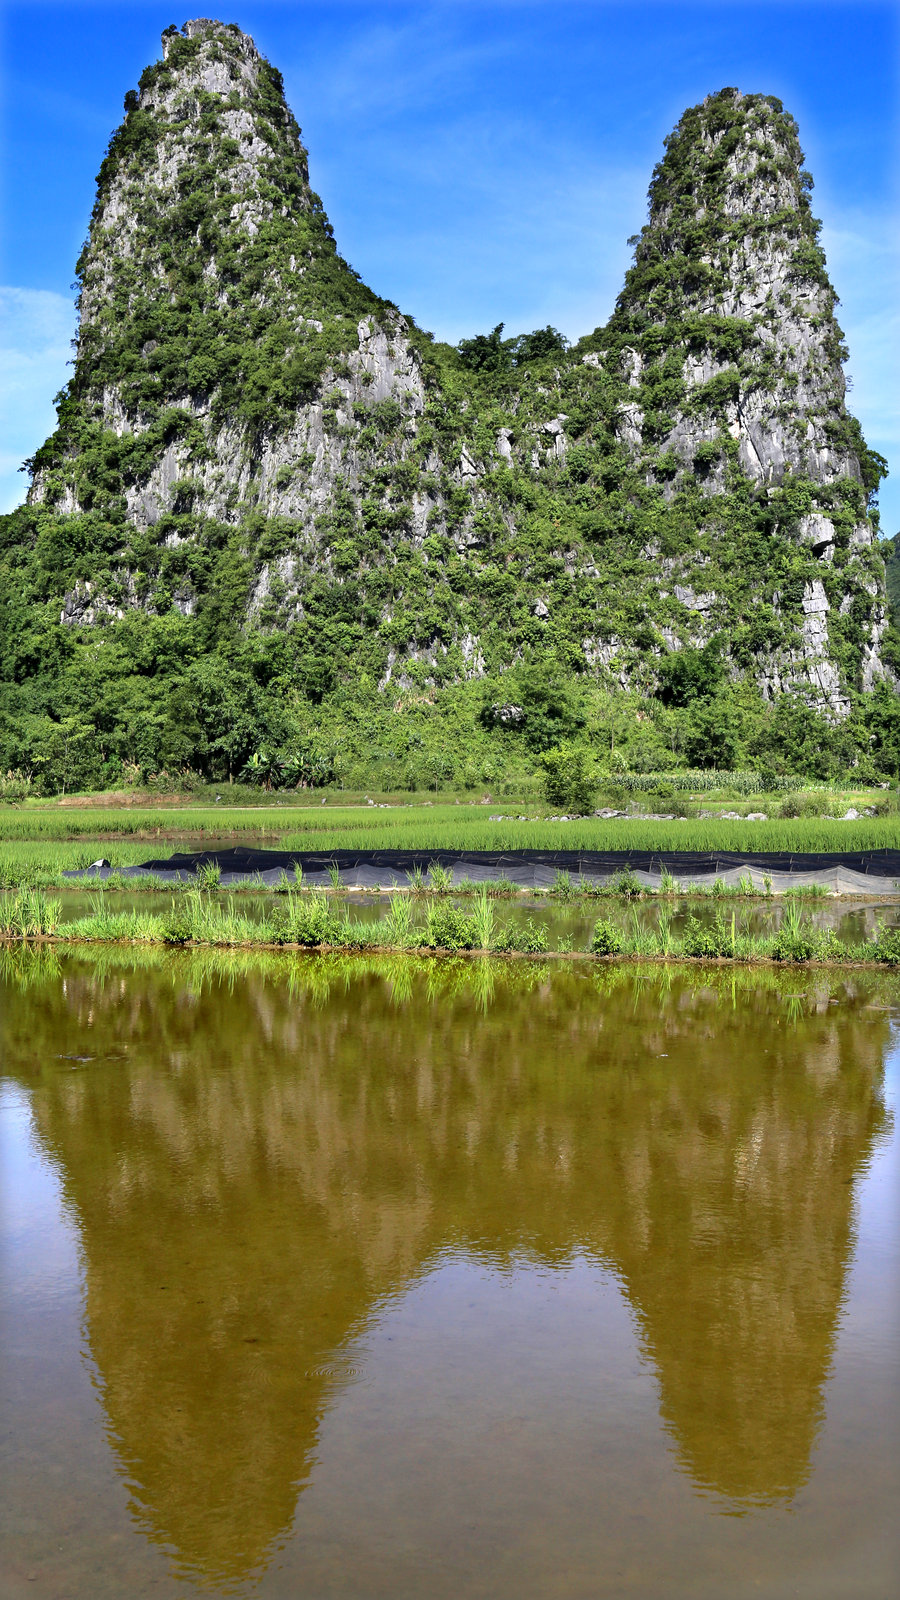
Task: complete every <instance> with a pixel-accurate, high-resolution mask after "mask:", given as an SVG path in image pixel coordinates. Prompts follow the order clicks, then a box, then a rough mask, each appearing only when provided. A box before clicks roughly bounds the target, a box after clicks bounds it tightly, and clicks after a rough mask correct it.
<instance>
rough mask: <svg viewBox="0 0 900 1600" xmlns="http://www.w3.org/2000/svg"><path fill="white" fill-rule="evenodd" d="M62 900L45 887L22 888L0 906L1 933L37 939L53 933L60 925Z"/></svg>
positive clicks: (10, 936) (16, 937)
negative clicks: (55, 897) (47, 893)
mask: <svg viewBox="0 0 900 1600" xmlns="http://www.w3.org/2000/svg"><path fill="white" fill-rule="evenodd" d="M59 914H60V902H59V901H58V900H51V899H50V898H49V896H48V895H46V894H45V893H44V891H43V889H20V890H19V892H18V894H17V895H16V896H15V897H14V899H12V900H9V901H7V902H6V904H5V905H2V906H0V933H2V934H5V935H6V936H7V938H11V939H35V938H39V937H41V936H43V935H47V934H52V933H54V932H55V931H56V928H57V927H58V925H59Z"/></svg>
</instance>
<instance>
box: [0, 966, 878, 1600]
mask: <svg viewBox="0 0 900 1600" xmlns="http://www.w3.org/2000/svg"><path fill="white" fill-rule="evenodd" d="M13 976H17V977H18V978H19V979H20V980H21V981H20V983H19V984H18V985H16V984H15V983H12V984H10V985H9V989H8V993H9V1003H8V1005H7V1007H6V1011H5V1017H4V1023H3V1035H4V1038H3V1042H4V1053H5V1070H6V1071H7V1072H8V1073H11V1074H12V1075H14V1076H16V1077H17V1078H18V1079H19V1080H20V1081H21V1082H22V1083H23V1084H26V1085H27V1086H28V1087H29V1089H30V1092H31V1103H32V1107H33V1114H34V1119H35V1125H36V1128H37V1130H38V1134H39V1137H40V1139H41V1141H42V1144H43V1146H44V1147H45V1149H46V1150H47V1151H48V1153H49V1154H50V1155H51V1157H52V1158H53V1159H54V1160H55V1162H56V1163H57V1164H58V1168H59V1171H60V1174H61V1177H62V1181H63V1184H64V1189H65V1194H66V1197H67V1201H68V1204H69V1205H70V1206H71V1208H72V1212H73V1214H74V1216H75V1217H76V1219H77V1223H78V1227H79V1230H80V1237H81V1242H82V1249H83V1257H84V1270H85V1285H86V1325H87V1329H88V1332H89V1338H90V1346H91V1351H92V1353H93V1356H94V1358H95V1360H96V1363H97V1368H98V1371H99V1374H100V1378H101V1383H102V1398H103V1403H104V1406H105V1410H106V1415H107V1418H108V1422H109V1431H110V1436H111V1439H112V1442H113V1445H114V1448H115V1450H116V1452H117V1454H118V1457H119V1460H120V1462H121V1465H122V1470H123V1473H124V1474H125V1476H126V1478H127V1480H128V1481H129V1483H130V1485H131V1488H132V1492H133V1496H134V1503H135V1512H136V1515H137V1516H138V1518H139V1520H140V1522H141V1524H142V1526H143V1527H144V1528H145V1529H146V1531H147V1532H148V1533H149V1534H150V1535H151V1537H152V1538H154V1539H155V1540H157V1541H159V1542H160V1543H162V1544H164V1545H166V1546H168V1547H174V1549H175V1551H176V1552H177V1553H178V1557H179V1560H180V1562H181V1564H183V1567H184V1568H186V1569H187V1570H189V1571H190V1572H192V1573H193V1574H195V1575H199V1576H201V1577H202V1578H203V1579H205V1580H206V1581H207V1582H218V1583H228V1582H232V1583H233V1582H235V1581H238V1580H240V1579H241V1578H245V1577H248V1576H250V1575H252V1574H253V1573H254V1572H256V1571H259V1570H260V1569H261V1567H263V1566H264V1564H265V1563H266V1561H267V1559H268V1558H269V1556H270V1554H271V1552H272V1550H273V1548H274V1547H275V1546H276V1545H277V1544H278V1543H279V1542H280V1541H281V1540H283V1539H284V1537H285V1536H286V1534H287V1532H288V1530H289V1528H290V1524H291V1521H292V1517H293V1514H294V1508H295V1504H296V1498H297V1495H298V1492H300V1491H301V1490H302V1488H303V1485H304V1483H305V1482H306V1481H307V1479H308V1478H309V1476H310V1474H311V1473H312V1472H313V1470H314V1460H315V1448H316V1442H317V1437H318V1430H319V1424H320V1421H321V1418H322V1416H323V1413H324V1410H325V1408H326V1407H327V1406H329V1405H330V1404H331V1403H332V1402H333V1401H334V1399H335V1397H336V1395H337V1393H338V1392H339V1391H340V1389H341V1388H342V1386H343V1385H344V1384H346V1383H347V1382H352V1379H353V1374H352V1371H350V1370H348V1368H347V1360H348V1356H347V1351H348V1346H349V1344H350V1342H351V1341H352V1340H354V1338H355V1337H356V1336H357V1335H358V1334H359V1333H360V1332H361V1330H362V1329H363V1328H364V1326H365V1324H366V1322H367V1319H369V1318H370V1317H371V1315H372V1313H373V1311H374V1310H375V1309H376V1308H377V1306H378V1305H379V1303H380V1302H381V1301H382V1300H383V1299H384V1297H385V1296H387V1295H389V1294H396V1293H398V1292H402V1291H403V1290H405V1289H406V1288H407V1287H408V1286H409V1285H410V1284H411V1283H412V1282H413V1281H414V1280H415V1279H416V1278H417V1277H419V1276H421V1275H422V1273H423V1272H425V1271H427V1270H428V1269H429V1268H431V1267H433V1266H434V1264H435V1263H436V1262H437V1261H438V1260H439V1259H440V1257H441V1255H442V1253H443V1252H444V1251H446V1250H447V1249H448V1248H452V1249H454V1250H456V1251H459V1250H463V1251H465V1252H466V1253H467V1254H469V1255H470V1256H474V1257H476V1258H479V1259H481V1260H482V1261H484V1262H486V1263H488V1264H494V1265H497V1264H500V1265H503V1264H511V1263H516V1262H524V1263H526V1264H527V1263H537V1264H543V1265H545V1266H546V1265H549V1266H554V1265H564V1264H566V1263H568V1262H569V1261H571V1260H572V1258H573V1256H574V1255H576V1254H580V1255H583V1256H587V1257H588V1258H589V1259H593V1260H595V1261H597V1262H599V1263H602V1264H603V1265H605V1266H608V1267H611V1268H613V1269H614V1270H615V1272H616V1273H617V1274H618V1276H619V1279H620V1281H621V1283H622V1285H623V1288H624V1292H625V1294H626V1295H627V1297H628V1299H629V1301H630V1303H631V1306H632V1308H633V1311H634V1314H635V1318H636V1322H637V1325H638V1328H639V1331H640V1338H641V1340H642V1343H643V1346H644V1349H645V1352H646V1354H647V1355H648V1357H649V1358H650V1359H651V1360H652V1362H653V1363H654V1365H655V1368H656V1371H657V1374H658V1380H659V1387H660V1406H661V1413H662V1417H663V1420H664V1424H665V1426H666V1428H667V1429H668V1430H669V1431H670V1433H671V1435H672V1437H673V1440H674V1442H675V1448H676V1452H677V1455H678V1458H679V1460H680V1462H681V1464H682V1466H683V1468H684V1470H685V1471H686V1472H687V1473H688V1474H689V1475H690V1477H691V1478H692V1480H693V1481H694V1482H695V1484H696V1485H698V1486H699V1487H702V1488H704V1489H708V1490H712V1491H715V1492H716V1493H718V1494H720V1495H723V1496H726V1497H728V1499H729V1500H730V1501H731V1502H732V1503H733V1504H734V1505H736V1506H738V1507H739V1506H741V1505H747V1504H752V1503H759V1502H760V1501H767V1500H772V1499H777V1498H779V1497H789V1496H790V1495H791V1494H792V1493H793V1492H794V1491H795V1490H796V1489H797V1488H798V1486H799V1485H801V1484H802V1483H803V1482H804V1480H805V1478H806V1477H807V1475H808V1472H809V1463H810V1453H811V1448H812V1445H813V1442H814V1439H815V1436H816V1431H817V1428H818V1426H819V1423H820V1420H821V1417H822V1411H823V1383H824V1380H825V1378H826V1376H827V1374H828V1371H829V1365H830V1360H831V1354H832V1348H833V1343H834V1336H835V1330H836V1324H837V1318H838V1313H839V1310H840V1306H841V1301H842V1295H843V1290H844V1282H845V1277H846V1272H847V1267H848V1264H849V1260H850V1253H851V1247H852V1181H853V1179H854V1177H855V1176H856V1175H858V1174H859V1173H860V1171H861V1170H862V1169H863V1167H864V1165H865V1163H866V1161H867V1158H868V1156H869V1153H870V1151H871V1149H872V1145H873V1141H874V1139H875V1137H876V1135H877V1134H878V1132H879V1130H880V1129H881V1128H882V1127H883V1125H884V1121H885V1112H884V1109H883V1104H882V1100H881V1095H880V1084H881V1065H882V1059H883V1055H884V1048H885V1044H886V1041H887V1031H888V1030H887V1017H886V1015H885V1013H884V1012H883V1011H879V1010H877V1009H873V1008H871V1007H870V1006H867V1004H866V1001H867V999H868V998H869V990H870V989H871V988H872V986H873V984H877V982H878V980H877V979H870V978H868V977H866V976H859V978H858V981H856V982H855V984H854V987H853V988H851V987H848V984H847V982H846V980H838V979H837V978H830V977H827V976H826V977H822V976H819V975H816V976H812V975H810V974H799V975H792V976H787V975H785V976H783V977H782V976H780V975H772V974H769V973H762V974H752V973H749V972H747V973H740V974H737V973H735V974H730V973H729V974H719V973H714V974H711V975H710V974H709V973H702V972H700V971H699V970H698V971H692V972H684V971H681V972H679V973H677V974H673V973H671V972H670V973H666V972H665V971H663V970H661V969H654V971H653V972H652V974H650V975H647V973H646V972H645V973H644V975H643V976H641V975H638V974H635V973H628V972H627V971H626V970H625V969H622V968H617V969H607V970H603V971H599V972H598V971H597V969H593V968H586V967H581V968H579V967H576V966H569V967H559V968H556V969H553V970H551V969H549V968H547V967H546V966H543V967H542V966H539V965H530V964H528V963H517V964H510V965H509V966H503V965H501V964H498V963H496V962H494V963H474V962H468V963H464V962H458V963H444V964H442V963H437V962H431V963H422V964H419V963H416V962H415V961H413V960H410V959H408V958H405V959H401V960H398V961H391V960H388V959H372V958H361V959H360V960H358V961H354V960H352V959H351V960H347V959H344V960H341V959H338V958H335V959H329V958H311V959H309V960H301V961H293V960H279V959H277V958H263V959H262V960H257V961H250V962H243V963H242V962H241V961H239V960H235V959H231V960H230V962H229V961H224V960H223V961H219V962H218V964H217V960H216V957H215V956H212V957H211V958H209V959H206V960H205V961H204V960H203V959H201V960H194V959H193V958H191V957H189V956H185V957H184V958H179V957H169V958H165V957H160V956H158V955H155V954H154V956H152V957H151V958H148V959H146V960H143V961H142V959H141V958H140V956H139V955H138V954H135V956H134V958H133V959H131V958H129V957H128V956H127V955H121V954H118V955H117V954H107V955H106V956H105V957H104V959H103V961H102V964H97V963H93V962H90V961H86V960H84V959H82V958H79V957H77V956H64V957H62V958H61V959H60V958H57V957H51V958H50V963H49V966H48V967H47V969H46V970H42V969H41V968H40V966H39V964H35V963H34V962H31V963H29V961H28V959H27V956H23V957H20V958H19V959H18V965H17V966H16V967H15V971H14V973H13ZM836 997H839V998H840V1000H841V1003H840V1004H837V1005H835V1004H831V1003H830V1002H831V1001H833V1000H834V999H835V998H836ZM73 1055H74V1056H85V1057H90V1058H91V1059H89V1060H85V1061H81V1062H78V1061H73V1060H71V1059H60V1058H62V1057H69V1058H71V1057H72V1056H73Z"/></svg>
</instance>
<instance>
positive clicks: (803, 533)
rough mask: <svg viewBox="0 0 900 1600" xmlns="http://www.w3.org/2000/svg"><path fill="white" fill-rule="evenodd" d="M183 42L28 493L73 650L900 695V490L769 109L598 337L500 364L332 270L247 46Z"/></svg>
mask: <svg viewBox="0 0 900 1600" xmlns="http://www.w3.org/2000/svg"><path fill="white" fill-rule="evenodd" d="M163 46H164V57H163V60H162V61H161V62H159V63H157V64H156V65H154V66H152V67H150V68H148V70H147V71H146V72H145V73H144V75H143V77H142V79H141V84H140V88H139V90H138V91H132V92H131V93H130V94H129V95H128V96H126V110H127V115H126V118H125V121H124V122H123V124H122V126H121V127H120V128H119V129H118V131H117V132H116V133H115V134H114V136H113V138H112V140H111V142H110V147H109V151H108V153H107V156H106V159H105V160H104V162H103V165H102V167H101V171H100V177H99V182H98V191H97V201H96V205H95V208H94V213H93V217H92V221H91V227H90V235H89V238H88V241H87V244H86V246H85V249H84V252H83V254H82V257H81V260H80V262H79V265H78V272H79V278H80V284H81V293H80V313H81V322H80V330H79V339H78V352H77V360H76V364H75V372H74V377H73V379H72V381H71V384H70V386H69V388H68V391H67V392H66V394H65V395H64V397H63V399H62V401H61V405H60V413H59V428H58V430H57V432H56V433H55V434H54V435H53V437H52V438H51V439H50V440H49V441H48V443H47V444H46V445H45V446H44V447H43V448H42V449H41V450H40V451H38V453H37V455H36V457H35V459H34V462H33V464H32V465H33V471H34V477H33V485H32V489H31V493H30V505H31V508H32V511H33V512H34V514H35V517H34V520H33V528H34V540H35V546H36V547H37V546H39V545H40V540H41V537H42V534H41V532H40V531H39V528H38V524H40V525H41V526H43V527H45V528H46V529H50V530H51V532H50V533H49V534H45V535H43V537H44V538H45V542H46V539H47V538H52V539H56V540H57V541H58V542H59V541H61V542H62V544H63V545H65V547H66V550H67V557H66V560H65V561H63V562H62V563H61V564H58V566H57V568H56V569H55V572H54V578H53V582H54V583H56V584H57V588H56V589H55V590H54V589H53V587H52V584H51V583H50V580H47V581H46V582H45V583H44V587H43V588H42V589H41V590H40V593H41V594H42V595H50V594H51V592H52V593H56V594H57V595H58V600H57V615H58V616H59V617H60V618H61V620H62V621H63V622H64V623H65V624H67V625H70V626H71V627H74V628H81V627H88V626H92V625H96V624H99V623H113V624H115V623H116V621H117V619H121V618H123V617H125V616H126V614H127V613H128V612H134V613H137V614H139V615H142V614H155V615H159V616H165V615H178V614H180V615H181V616H182V617H183V618H186V619H191V620H192V621H193V622H196V623H198V624H202V627H203V628H204V629H205V630H206V631H205V633H204V634H203V638H204V639H207V640H209V641H213V642H214V641H215V639H216V638H217V637H218V634H217V629H220V628H221V626H222V625H223V617H227V619H228V621H229V624H230V625H231V624H233V623H235V622H237V623H239V624H240V626H241V627H242V628H243V629H244V630H245V631H246V630H251V631H253V630H259V631H261V632H262V633H265V634H273V633H281V634H283V635H284V636H285V637H286V638H288V639H289V640H290V646H291V649H292V650H293V651H294V652H295V653H296V656H297V658H298V659H300V658H302V659H304V660H306V661H308V660H309V658H310V654H311V653H314V654H316V655H317V658H318V660H319V661H320V662H321V661H326V666H325V668H324V669H323V670H324V672H325V680H326V683H333V682H334V681H336V678H337V677H339V676H340V673H341V672H342V671H346V670H347V669H348V667H350V669H351V670H352V671H353V672H356V671H359V670H365V671H366V672H367V673H368V674H369V675H370V676H371V677H372V678H373V679H374V680H378V681H380V682H381V684H382V685H383V686H387V685H388V684H390V683H391V682H392V680H393V683H394V685H398V684H399V685H400V686H403V687H409V686H413V687H419V688H425V687H428V686H432V687H433V686H434V685H437V686H438V687H440V685H441V684H444V683H448V682H452V681H458V680H459V679H461V678H465V677H467V676H474V675H478V674H480V673H482V672H484V671H486V670H487V671H493V672H499V671H503V670H504V669H505V668H507V667H509V666H510V665H514V664H515V663H517V662H521V661H523V660H528V659H540V658H541V657H545V658H548V657H552V658H553V659H554V660H555V661H556V662H561V663H563V665H564V666H565V668H566V670H567V671H572V672H586V673H591V674H596V675H598V676H599V677H600V678H601V679H602V680H603V681H605V682H608V683H610V684H611V685H616V684H619V685H622V686H631V687H639V688H643V689H645V690H647V691H650V692H652V691H653V690H654V689H655V688H656V687H657V684H658V680H659V673H660V669H661V666H662V664H663V662H664V661H665V659H666V657H667V656H668V655H669V654H670V653H671V652H673V651H678V650H680V649H683V648H685V647H691V646H693V647H700V646H703V645H705V644H707V643H710V642H712V643H713V644H714V646H715V647H716V649H718V650H719V651H720V652H721V655H722V658H723V660H724V662H725V664H726V670H727V673H728V675H729V676H730V677H731V678H732V679H734V680H738V679H740V678H742V677H746V678H749V679H751V680H755V681H756V683H757V684H758V685H759V686H760V688H761V689H762V691H763V693H764V694H765V695H766V696H767V697H768V698H773V697H775V696H777V695H778V694H779V693H781V692H782V691H784V690H792V691H794V692H796V693H797V694H799V695H800V696H801V697H802V698H803V699H805V700H806V701H807V702H808V703H809V704H811V705H813V706H814V707H816V708H817V709H820V710H823V711H825V712H826V714H827V715H830V716H832V717H834V716H835V715H837V716H840V715H843V714H844V713H846V712H847V710H848V709H849V707H850V705H851V700H852V696H853V694H854V693H856V692H859V691H861V690H865V689H868V688H870V687H871V686H872V685H873V684H875V683H876V682H877V681H878V680H879V679H880V678H882V677H883V676H885V674H886V673H887V675H888V676H890V674H889V672H888V669H887V668H886V667H885V665H884V663H883V659H882V653H881V643H882V637H883V634H884V630H885V626H886V620H885V619H886V611H885V597H884V571H883V563H882V561H881V557H880V554H879V552H878V549H877V546H876V545H875V544H874V543H873V525H872V521H871V519H870V516H869V510H868V501H869V497H870V496H871V494H872V492H873V491H874V489H875V488H876V487H877V482H878V478H879V468H880V467H883V463H881V462H880V458H878V457H876V456H874V455H873V454H872V453H871V452H870V451H868V449H867V448H866V446H865V443H864V441H863V439H862V435H861V433H860V430H859V426H858V424H857V423H856V422H855V421H854V420H853V419H852V418H851V417H850V416H849V415H848V413H847V411H846V408H845V404H844V391H845V385H844V379H843V375H842V370H841V362H842V360H843V358H844V356H845V354H846V351H845V349H844V347H843V344H842V335H841V332H840V329H839V328H838V326H837V323H836V321H835V318H834V305H835V296H834V292H833V290H832V288H831V286H830V284H829V281H828V278H827V274H826V271H825V263H824V257H823V254H822V251H821V249H820V247H819V245H818V243H817V239H816V234H817V224H816V223H815V222H814V220H813V218H812V214H811V211H810V205H809V189H810V188H811V180H810V179H809V177H808V175H807V174H806V173H805V172H804V170H803V156H802V152H801V151H800V148H799V144H798V141H797V130H796V125H795V123H794V122H793V119H792V118H791V117H790V116H789V115H788V114H787V113H786V112H785V111H784V110H783V109H782V108H781V106H780V103H779V102H778V101H776V100H773V99H772V98H770V97H766V96H762V95H742V94H740V93H739V92H738V91H737V90H731V89H726V90H723V91H721V92H720V93H718V94H716V95H714V96H711V97H710V98H709V99H708V100H706V101H704V103H703V104H702V105H701V106H698V107H695V108H693V109H692V110H690V111H688V112H686V113H685V115H684V117H683V118H682V119H681V122H680V123H679V125H678V127H677V128H676V130H675V132H674V133H673V134H672V135H671V136H670V138H669V139H668V140H667V146H666V153H665V155H664V157H663V160H662V161H661V163H660V165H659V166H658V168H657V169H656V172H655V174H654V177H653V181H652V185H651V191H650V213H649V221H648V223H647V226H646V227H645V228H644V229H643V231H642V233H641V235H640V236H639V238H638V239H637V240H636V241H634V243H635V261H634V265H633V267H632V268H631V269H630V271H629V273H628V276H627V279H626V283H625V286H624V289H623V292H622V295H621V296H620V298H619V301H618V303H617V306H616V309H615V311H614V314H613V316H612V318H611V320H610V322H609V323H608V325H607V326H605V327H601V328H598V329H597V330H596V331H595V332H594V333H593V334H591V335H590V336H588V337H587V338H585V339H583V340H581V341H580V342H579V343H578V344H577V345H575V346H574V347H572V348H570V349H568V350H567V349H565V347H564V344H562V345H560V344H559V343H558V344H557V347H556V348H552V347H551V348H549V349H548V348H544V350H543V353H541V347H540V342H539V341H538V342H537V343H536V344H534V345H533V347H531V348H532V353H531V354H530V355H529V352H528V349H527V348H526V346H527V345H528V341H527V340H526V341H525V342H524V344H523V342H522V341H519V343H518V345H517V346H514V345H513V343H512V342H510V341H507V342H506V343H503V342H500V341H499V336H498V341H495V348H496V351H497V361H496V362H495V363H494V364H493V366H490V365H488V366H482V367H480V368H479V367H478V365H477V364H476V365H474V366H473V364H472V363H471V362H470V361H467V360H466V359H465V353H463V355H460V354H459V353H458V352H456V351H454V350H451V349H450V348H449V347H447V346H441V345H438V344H435V342H434V341H433V340H432V338H431V336H430V335H426V334H423V333H422V332H421V331H420V330H419V329H418V328H416V327H415V325H414V323H413V322H412V320H411V319H409V318H405V317H403V316H402V315H401V314H400V312H399V311H398V310H397V309H396V307H394V306H393V305H391V304H389V303H387V302H385V301H382V300H380V299H378V298H377V297H376V296H375V295H374V294H373V293H372V292H371V291H370V290H368V289H367V288H366V287H365V286H364V285H363V284H362V283H361V282H360V280H359V278H358V276H357V275H356V273H354V272H353V270H352V269H351V268H350V267H349V266H348V265H347V263H346V262H344V261H343V260H342V258H341V257H340V256H339V254H338V253H337V250H336V247H335V244H334V240H333V237H332V232H331V228H330V226H329V224H328V221H327V218H326V216H325V213H324V210H323V208H322V204H321V201H320V200H319V198H318V196H317V195H315V194H314V193H313V192H312V190H311V188H310V185H309V176H308V169H307V161H306V153H305V151H304V148H303V145H302V143H301V141H300V133H299V129H298V127H297V124H296V122H295V121H294V118H293V116H292V115H291V113H290V111H289V110H288V108H287V105H286V103H285V99H284V94H283V90H282V85H281V79H280V76H279V74H278V73H277V72H276V71H275V70H274V69H273V68H272V67H271V66H270V65H269V64H268V63H267V62H266V61H265V60H263V59H262V58H261V57H260V55H259V53H258V52H257V50H256V48H255V46H254V44H253V42H252V40H250V39H249V38H247V37H246V35H244V34H242V33H241V32H240V31H239V30H238V29H237V28H236V27H234V26H232V25H223V24H220V23H218V22H213V21H205V20H197V21H193V22H189V23H187V24H185V27H184V29H183V30H182V32H181V33H178V32H177V31H175V30H167V33H166V35H165V36H164V38H163ZM485 343H486V341H485ZM551 346H552V341H551ZM42 581H43V580H42ZM336 618H337V619H338V621H337V622H336V621H335V619H336ZM326 658H327V660H326ZM329 663H330V664H329ZM304 681H305V680H304ZM391 692H393V689H392V691H391Z"/></svg>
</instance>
